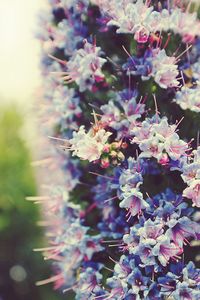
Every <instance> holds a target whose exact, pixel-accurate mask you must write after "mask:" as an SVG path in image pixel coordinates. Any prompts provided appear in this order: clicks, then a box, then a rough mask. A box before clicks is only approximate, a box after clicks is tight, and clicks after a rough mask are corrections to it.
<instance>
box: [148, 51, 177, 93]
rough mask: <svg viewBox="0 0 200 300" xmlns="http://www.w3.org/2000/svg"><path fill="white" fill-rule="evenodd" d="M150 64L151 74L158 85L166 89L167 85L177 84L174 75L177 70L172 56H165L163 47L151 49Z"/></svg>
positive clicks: (173, 85)
mask: <svg viewBox="0 0 200 300" xmlns="http://www.w3.org/2000/svg"><path fill="white" fill-rule="evenodd" d="M152 64H153V70H152V76H153V77H154V79H155V82H156V83H157V84H159V85H160V87H162V88H164V89H167V88H168V87H175V86H178V84H179V82H178V80H177V79H176V77H177V76H178V74H179V72H178V66H177V65H176V58H175V57H174V56H172V57H170V56H167V55H166V52H165V50H164V49H162V50H160V49H155V50H154V51H153V59H152Z"/></svg>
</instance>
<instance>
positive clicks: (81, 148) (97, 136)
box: [69, 126, 111, 162]
mask: <svg viewBox="0 0 200 300" xmlns="http://www.w3.org/2000/svg"><path fill="white" fill-rule="evenodd" d="M110 135H111V133H110V132H106V131H105V130H104V129H100V130H98V131H97V132H96V133H94V132H93V129H91V130H90V131H89V132H88V133H86V132H85V128H84V126H81V127H80V129H79V131H78V132H75V133H74V135H73V138H72V139H71V140H70V141H69V142H70V144H71V150H72V151H73V155H77V156H78V157H79V158H81V159H83V160H89V161H90V162H91V161H95V160H97V159H99V158H100V156H101V154H102V152H103V148H104V146H105V144H106V142H107V140H108V137H109V136H110Z"/></svg>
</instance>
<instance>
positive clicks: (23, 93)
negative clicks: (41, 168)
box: [0, 0, 48, 150]
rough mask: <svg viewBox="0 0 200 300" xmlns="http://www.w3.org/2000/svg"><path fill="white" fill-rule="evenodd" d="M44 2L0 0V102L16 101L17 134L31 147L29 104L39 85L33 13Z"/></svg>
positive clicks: (32, 127) (32, 122) (32, 125)
mask: <svg viewBox="0 0 200 300" xmlns="http://www.w3.org/2000/svg"><path fill="white" fill-rule="evenodd" d="M47 2H48V1H47V0H0V106H1V105H3V106H5V105H13V103H14V104H15V105H17V107H18V110H20V113H21V115H22V116H23V119H24V121H25V122H24V126H23V128H22V130H21V134H22V136H23V138H24V140H25V141H27V145H28V146H30V149H32V150H34V149H35V148H36V146H35V145H36V144H35V143H36V141H37V139H38V130H37V127H36V123H37V118H36V116H35V115H34V113H33V109H32V108H33V105H34V103H36V100H37V99H36V97H37V96H36V95H37V90H38V88H39V87H40V85H41V78H40V70H39V61H40V43H39V41H38V40H37V39H36V38H35V32H36V30H37V14H38V12H39V11H40V10H41V9H42V8H45V5H46V3H47ZM0 109H1V108H0Z"/></svg>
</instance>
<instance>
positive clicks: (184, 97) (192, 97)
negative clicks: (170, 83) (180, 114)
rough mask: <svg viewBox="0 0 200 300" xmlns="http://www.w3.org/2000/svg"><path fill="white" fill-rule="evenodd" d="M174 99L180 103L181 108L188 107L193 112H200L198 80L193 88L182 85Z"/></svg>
mask: <svg viewBox="0 0 200 300" xmlns="http://www.w3.org/2000/svg"><path fill="white" fill-rule="evenodd" d="M174 101H175V102H176V103H177V104H178V105H180V107H181V108H182V109H190V110H192V111H194V112H197V113H199V112H200V82H197V86H196V87H194V88H188V87H187V86H183V87H182V88H181V90H180V91H178V92H177V93H176V98H175V99H174Z"/></svg>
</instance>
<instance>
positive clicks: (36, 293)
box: [0, 107, 66, 300]
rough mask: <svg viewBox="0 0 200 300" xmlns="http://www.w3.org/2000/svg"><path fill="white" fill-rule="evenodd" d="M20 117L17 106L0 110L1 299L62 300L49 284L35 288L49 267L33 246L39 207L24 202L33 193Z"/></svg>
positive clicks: (38, 235) (37, 241)
mask: <svg viewBox="0 0 200 300" xmlns="http://www.w3.org/2000/svg"><path fill="white" fill-rule="evenodd" d="M22 126H23V120H22V118H21V116H20V114H19V113H18V111H17V109H16V108H13V107H10V108H7V109H1V113H0V137H1V138H0V300H47V299H48V300H59V299H60V300H61V299H66V297H64V296H61V295H59V294H58V293H57V292H54V291H53V289H52V286H51V285H49V286H44V287H36V285H35V282H36V281H37V280H41V279H45V278H48V277H50V276H51V275H50V274H51V272H50V267H49V265H47V263H44V261H43V258H42V255H40V254H38V253H34V252H33V248H37V247H41V246H43V245H44V241H43V239H42V236H43V233H42V230H41V229H40V228H39V227H38V226H37V225H36V222H37V221H38V218H39V211H38V207H36V206H35V205H34V204H32V203H30V202H28V201H25V197H26V196H29V195H30V196H32V195H36V184H35V180H34V175H33V170H32V169H31V166H30V156H29V152H28V149H27V147H26V145H25V142H24V141H23V139H22V138H21V136H20V132H21V129H22Z"/></svg>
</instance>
